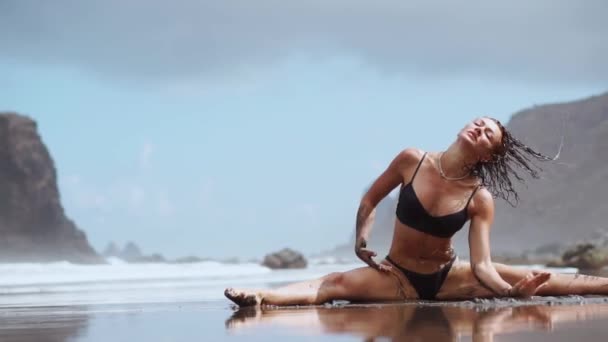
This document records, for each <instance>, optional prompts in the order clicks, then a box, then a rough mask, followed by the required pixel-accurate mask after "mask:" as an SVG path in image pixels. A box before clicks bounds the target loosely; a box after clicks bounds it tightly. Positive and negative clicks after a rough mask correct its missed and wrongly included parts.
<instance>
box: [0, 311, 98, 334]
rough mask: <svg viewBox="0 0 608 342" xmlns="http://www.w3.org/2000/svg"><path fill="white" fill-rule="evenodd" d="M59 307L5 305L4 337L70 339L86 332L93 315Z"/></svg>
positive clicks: (0, 326)
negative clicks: (37, 308)
mask: <svg viewBox="0 0 608 342" xmlns="http://www.w3.org/2000/svg"><path fill="white" fill-rule="evenodd" d="M79 309H80V308H78V307H76V308H75V309H71V310H68V311H72V310H75V311H77V313H69V312H68V313H65V312H62V310H60V309H56V310H35V309H34V310H32V309H22V310H19V309H10V310H8V309H5V310H4V312H3V313H2V316H1V317H0V341H11V342H41V341H43V342H67V341H74V340H76V339H78V338H79V337H81V336H83V335H84V334H86V331H87V327H88V322H89V316H88V315H87V314H86V313H82V312H81V311H83V310H82V309H80V310H79Z"/></svg>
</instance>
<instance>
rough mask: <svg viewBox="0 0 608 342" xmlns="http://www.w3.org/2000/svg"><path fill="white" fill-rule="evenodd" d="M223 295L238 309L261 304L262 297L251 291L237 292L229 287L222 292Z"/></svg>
mask: <svg viewBox="0 0 608 342" xmlns="http://www.w3.org/2000/svg"><path fill="white" fill-rule="evenodd" d="M224 295H225V296H226V297H227V298H228V299H230V300H231V301H233V302H234V303H235V304H236V305H238V306H240V307H245V306H260V305H261V304H262V297H261V296H260V295H259V294H257V293H255V292H251V291H245V290H237V289H233V288H231V287H229V288H227V289H226V290H225V291H224Z"/></svg>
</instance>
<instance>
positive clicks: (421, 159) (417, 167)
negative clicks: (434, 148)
mask: <svg viewBox="0 0 608 342" xmlns="http://www.w3.org/2000/svg"><path fill="white" fill-rule="evenodd" d="M424 157H426V152H424V154H423V155H422V158H420V161H419V162H418V166H416V171H414V175H413V176H412V180H411V181H410V182H413V181H414V177H416V174H417V173H418V169H419V168H420V165H422V161H423V160H424Z"/></svg>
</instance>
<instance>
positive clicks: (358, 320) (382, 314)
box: [226, 304, 608, 341]
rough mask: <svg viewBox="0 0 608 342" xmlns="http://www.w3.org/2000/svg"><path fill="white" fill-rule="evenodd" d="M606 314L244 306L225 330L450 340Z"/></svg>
mask: <svg viewBox="0 0 608 342" xmlns="http://www.w3.org/2000/svg"><path fill="white" fill-rule="evenodd" d="M599 318H608V305H607V304H585V305H559V306H547V305H527V306H514V307H503V308H492V309H482V308H479V307H473V308H471V307H463V306H417V305H390V304H389V305H375V306H374V305H369V306H347V307H343V308H336V307H315V308H298V309H289V308H276V309H275V308H244V309H239V310H238V311H236V312H235V313H234V314H233V315H232V317H230V318H229V319H228V320H227V321H226V328H227V329H228V330H230V331H238V330H242V331H243V332H244V331H246V330H247V328H248V327H261V326H273V327H282V328H287V329H292V330H294V331H295V332H300V333H304V334H311V333H313V334H349V335H356V336H361V337H363V338H364V339H365V340H366V341H373V340H374V338H376V337H383V338H389V339H391V340H392V341H417V340H418V341H427V340H428V341H452V340H458V339H459V338H460V337H465V336H470V337H472V339H473V341H492V340H493V338H494V336H495V335H498V334H504V333H516V332H526V331H535V330H544V331H552V330H553V329H554V328H555V327H556V324H558V323H563V322H575V321H583V320H591V319H599Z"/></svg>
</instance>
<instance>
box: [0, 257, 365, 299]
mask: <svg viewBox="0 0 608 342" xmlns="http://www.w3.org/2000/svg"><path fill="white" fill-rule="evenodd" d="M360 266H361V264H316V265H315V264H313V265H311V266H310V267H309V268H307V269H300V270H274V271H273V270H270V269H268V268H266V267H263V266H260V265H258V264H255V263H241V264H225V263H220V262H215V261H205V262H200V263H191V264H162V263H158V264H128V263H124V262H122V261H120V260H118V259H111V260H110V264H108V265H76V264H71V263H68V262H58V263H49V264H1V265H0V274H2V275H3V276H2V278H1V279H0V307H5V308H6V307H26V306H60V305H95V304H133V303H176V302H197V301H220V300H224V296H223V291H224V289H225V288H226V287H241V286H242V287H250V288H251V287H254V288H255V287H270V286H276V285H280V284H282V283H285V282H293V281H300V280H305V279H312V278H316V277H320V276H323V275H325V274H327V273H330V272H335V271H346V270H349V269H352V268H355V267H360ZM226 304H228V302H226Z"/></svg>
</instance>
